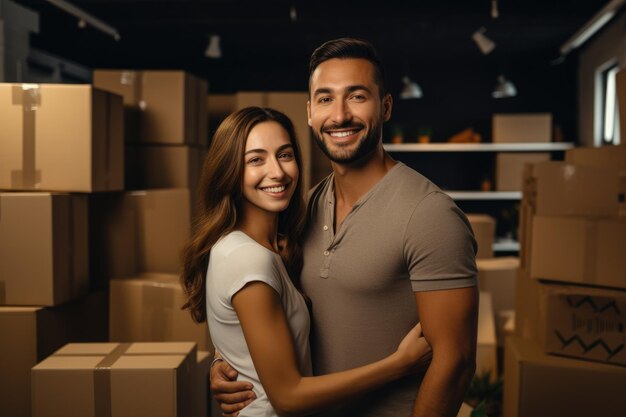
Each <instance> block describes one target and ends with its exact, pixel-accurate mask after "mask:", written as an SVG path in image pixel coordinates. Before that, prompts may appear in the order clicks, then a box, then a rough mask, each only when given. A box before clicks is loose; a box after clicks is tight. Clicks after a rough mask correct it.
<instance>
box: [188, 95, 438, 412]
mask: <svg viewBox="0 0 626 417" xmlns="http://www.w3.org/2000/svg"><path fill="white" fill-rule="evenodd" d="M300 171H301V158H300V151H299V148H298V145H297V141H296V136H295V132H294V128H293V125H292V123H291V121H290V120H289V119H288V118H287V117H286V116H285V115H283V114H282V113H280V112H277V111H275V110H271V109H262V108H258V107H249V108H246V109H243V110H240V111H238V112H236V113H234V114H232V115H230V116H229V117H227V118H226V119H225V120H224V121H223V122H222V124H221V125H220V126H219V128H218V129H217V132H216V133H215V136H214V137H213V141H212V144H211V148H210V150H209V153H208V155H207V158H206V160H205V163H204V167H203V171H202V178H201V188H200V199H199V215H198V218H197V221H196V225H195V229H194V233H193V236H192V237H191V239H190V241H189V243H188V245H187V247H186V249H185V254H184V257H185V265H184V272H183V276H182V284H183V287H184V289H185V292H186V294H187V297H188V300H187V302H186V304H185V305H184V308H188V309H189V310H190V311H191V314H192V317H193V318H194V320H196V321H197V322H203V321H204V320H208V325H209V329H210V332H211V338H212V339H213V342H214V344H215V347H216V349H217V350H218V351H219V352H220V353H221V355H222V357H223V358H224V359H225V360H226V361H227V362H229V363H230V364H231V365H233V366H234V367H235V368H236V369H237V370H238V371H239V375H240V378H241V379H242V380H245V381H249V382H250V383H251V384H252V386H253V390H254V392H255V394H256V396H257V399H256V400H255V401H253V402H252V403H251V404H250V405H249V406H247V407H246V408H245V409H243V410H242V411H241V413H240V416H242V417H243V416H276V415H278V414H281V415H303V414H309V413H312V412H315V411H317V410H319V409H322V408H325V407H330V406H332V405H334V404H336V403H337V402H339V401H342V400H347V399H349V398H353V397H356V396H358V395H361V394H364V393H365V392H367V391H369V390H371V389H374V388H377V387H379V386H381V385H384V384H385V383H388V382H391V381H392V380H395V379H397V378H399V377H401V376H404V375H406V374H408V373H411V372H415V371H417V370H418V369H417V368H418V366H417V362H418V360H419V359H420V358H421V357H423V356H424V355H426V354H428V353H429V346H428V344H427V343H426V342H425V340H424V339H423V338H421V337H420V336H421V331H420V327H419V325H417V326H416V327H415V328H414V329H412V330H411V332H410V333H409V334H408V335H407V336H406V337H405V339H404V340H403V341H402V342H401V344H400V345H399V347H398V349H397V351H396V352H394V353H393V354H391V355H390V356H388V357H387V358H384V359H382V360H380V361H378V362H375V363H372V364H369V365H366V366H363V367H360V368H356V369H351V370H348V371H344V372H338V373H334V374H329V375H323V376H318V377H310V376H309V375H311V358H310V351H309V340H308V337H309V314H308V309H307V307H306V304H305V301H304V298H303V296H302V295H301V294H300V293H299V291H298V289H297V287H298V280H297V278H298V275H299V271H300V268H301V266H302V251H301V246H300V241H299V237H300V236H301V235H302V232H303V228H304V217H305V216H304V210H305V207H304V201H303V196H302V178H301V176H300ZM290 277H291V278H293V279H294V281H293V282H292V280H291V279H290Z"/></svg>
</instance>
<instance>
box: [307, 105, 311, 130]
mask: <svg viewBox="0 0 626 417" xmlns="http://www.w3.org/2000/svg"><path fill="white" fill-rule="evenodd" d="M306 121H307V123H308V124H309V126H311V100H307V101H306Z"/></svg>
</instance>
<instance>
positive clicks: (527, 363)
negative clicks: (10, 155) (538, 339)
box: [503, 337, 626, 417]
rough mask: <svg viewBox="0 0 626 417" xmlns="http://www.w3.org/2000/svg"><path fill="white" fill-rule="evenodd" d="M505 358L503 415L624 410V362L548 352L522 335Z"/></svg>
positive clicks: (544, 416)
mask: <svg viewBox="0 0 626 417" xmlns="http://www.w3.org/2000/svg"><path fill="white" fill-rule="evenodd" d="M504 363H505V367H504V404H503V405H504V407H503V416H504V417H555V416H567V417H588V416H603V417H604V416H607V417H613V416H615V417H619V416H623V415H626V396H624V387H625V386H626V367H623V366H615V365H606V364H601V363H594V362H588V361H581V360H576V359H570V358H561V357H558V356H552V355H546V354H545V353H542V352H541V350H540V349H539V347H538V346H537V345H536V344H535V343H534V342H533V341H532V340H527V339H521V338H518V337H511V338H508V339H507V344H506V350H505V353H504Z"/></svg>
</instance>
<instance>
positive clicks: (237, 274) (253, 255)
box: [215, 244, 283, 305]
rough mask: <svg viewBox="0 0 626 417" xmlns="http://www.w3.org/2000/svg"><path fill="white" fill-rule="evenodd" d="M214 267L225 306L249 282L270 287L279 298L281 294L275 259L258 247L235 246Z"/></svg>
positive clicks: (249, 245) (252, 245) (280, 283)
mask: <svg viewBox="0 0 626 417" xmlns="http://www.w3.org/2000/svg"><path fill="white" fill-rule="evenodd" d="M216 261H217V260H216ZM216 267H217V268H216V269H215V272H216V274H215V275H216V279H218V280H219V283H220V285H219V288H220V298H221V299H222V301H223V302H225V303H226V304H227V305H230V302H231V298H232V297H233V295H235V294H236V293H237V292H238V291H239V290H241V289H242V288H243V287H244V286H245V285H246V284H248V283H250V282H255V281H260V282H263V283H265V284H267V285H269V286H270V287H272V288H273V289H274V290H275V291H276V292H277V293H278V295H279V296H281V295H282V293H283V286H282V282H281V279H280V272H279V271H278V266H277V264H276V259H275V257H274V255H273V254H272V253H271V252H270V251H268V250H265V249H264V248H263V247H261V246H259V245H255V244H244V245H240V246H237V247H236V248H235V249H233V250H231V251H229V252H228V253H227V254H226V255H224V256H223V257H222V258H221V259H219V262H216Z"/></svg>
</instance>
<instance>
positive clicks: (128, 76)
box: [120, 71, 146, 110]
mask: <svg viewBox="0 0 626 417" xmlns="http://www.w3.org/2000/svg"><path fill="white" fill-rule="evenodd" d="M120 84H122V85H130V86H132V87H133V90H134V91H133V93H134V95H135V97H136V98H138V99H139V102H138V105H139V109H141V110H145V109H146V102H145V101H144V100H143V98H142V96H143V73H142V72H141V71H122V73H121V74H120Z"/></svg>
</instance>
